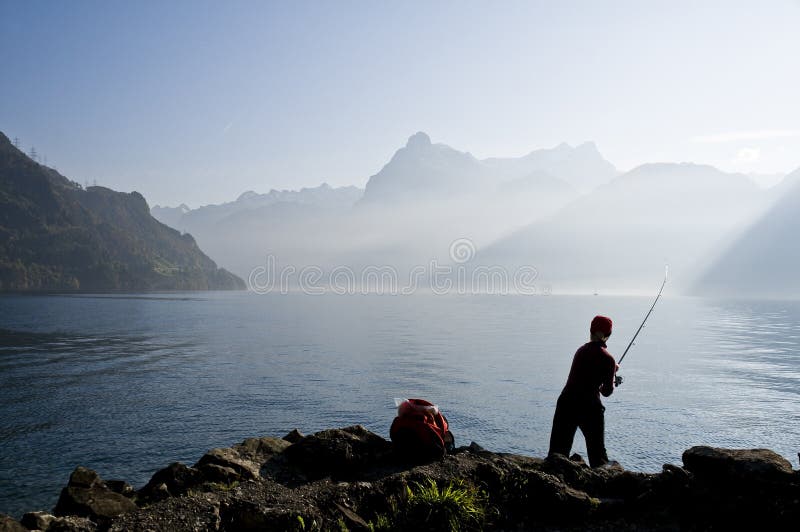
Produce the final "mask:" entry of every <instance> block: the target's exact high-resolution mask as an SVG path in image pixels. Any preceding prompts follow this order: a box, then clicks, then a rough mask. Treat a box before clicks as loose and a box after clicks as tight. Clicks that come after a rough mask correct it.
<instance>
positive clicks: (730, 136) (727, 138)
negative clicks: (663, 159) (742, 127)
mask: <svg viewBox="0 0 800 532" xmlns="http://www.w3.org/2000/svg"><path fill="white" fill-rule="evenodd" d="M786 137H800V129H763V130H758V131H728V132H726V133H717V134H715V135H700V136H697V137H692V138H691V141H692V142H699V143H708V142H736V141H740V140H764V139H778V138H786Z"/></svg>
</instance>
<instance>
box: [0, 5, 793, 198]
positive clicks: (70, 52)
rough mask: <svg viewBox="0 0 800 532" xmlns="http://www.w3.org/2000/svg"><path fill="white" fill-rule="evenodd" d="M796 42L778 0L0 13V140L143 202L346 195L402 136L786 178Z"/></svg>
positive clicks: (41, 8) (498, 150) (511, 152)
mask: <svg viewBox="0 0 800 532" xmlns="http://www.w3.org/2000/svg"><path fill="white" fill-rule="evenodd" d="M797 28H800V2H798V1H796V0H772V1H761V2H756V1H748V2H736V1H720V2H681V1H670V2H658V1H647V2H637V1H630V2H622V1H609V2H600V1H590V2H535V1H527V2H433V1H430V2H410V1H407V2H392V3H390V2H352V1H341V2H333V1H331V2H321V1H320V2H224V3H221V2H179V1H170V2H163V3H162V2H154V1H141V2H120V1H104V2H88V1H75V2H56V1H48V2H44V1H16V0H0V47H1V48H0V49H2V50H3V53H2V55H1V56H0V72H2V78H1V80H0V130H1V131H3V132H4V133H6V134H7V135H8V136H9V137H12V138H13V137H19V138H20V140H21V141H22V144H23V146H24V147H25V148H26V150H27V149H29V147H30V146H31V145H33V146H35V147H36V149H37V150H38V151H39V152H40V153H42V154H44V155H46V156H47V159H48V163H49V164H50V165H52V166H55V167H57V168H58V169H59V170H60V171H61V172H62V173H64V174H65V175H67V176H68V177H71V178H73V179H75V180H77V181H79V182H86V181H89V182H91V181H94V180H96V181H97V182H98V183H99V184H102V185H106V186H110V187H112V188H115V189H118V190H139V191H140V192H142V193H143V194H144V195H145V196H146V197H147V198H148V200H149V202H150V203H151V205H152V204H156V203H160V204H177V203H180V202H186V203H188V204H189V205H190V206H193V207H195V206H198V205H200V204H204V203H211V202H221V201H226V200H231V199H234V198H235V197H236V196H238V195H239V194H240V193H241V192H243V191H245V190H248V189H252V190H256V191H259V192H265V191H267V190H269V189H270V188H273V187H274V188H297V187H300V186H314V185H317V184H319V183H321V182H323V181H327V182H329V183H331V184H336V185H341V184H357V185H363V184H364V183H365V182H366V180H367V178H368V177H369V176H370V175H371V174H374V173H376V172H377V171H378V170H380V168H381V166H382V165H383V164H384V163H385V162H386V161H388V159H389V157H391V155H392V154H393V152H394V151H395V150H396V149H397V148H398V147H400V146H401V145H403V144H404V143H405V140H406V139H407V137H408V136H409V135H411V134H412V133H414V132H416V131H418V130H423V131H426V132H427V133H429V134H430V135H431V137H432V138H433V140H434V142H444V143H446V144H449V145H451V146H453V147H455V148H457V149H461V150H465V151H470V152H472V153H473V154H474V155H476V156H478V157H487V156H518V155H523V154H525V153H527V152H529V151H530V150H532V149H535V148H542V147H552V146H554V145H556V144H558V143H560V142H562V141H566V142H569V143H571V144H577V143H580V142H583V141H585V140H593V141H595V142H596V143H597V145H598V147H599V149H600V151H601V152H602V153H603V154H604V155H605V156H606V158H608V159H609V160H610V161H611V162H613V163H614V164H615V165H617V166H618V167H619V168H620V169H622V170H627V169H630V168H632V167H634V166H636V165H638V164H641V163H644V162H654V161H694V162H698V163H707V164H713V165H716V166H719V167H720V168H723V169H725V170H731V171H743V172H788V171H791V170H794V169H795V168H797V167H798V166H800V105H798V97H797V90H798V87H800V68H798V67H799V66H800V65H798V61H799V60H798V58H800V32H798V31H797Z"/></svg>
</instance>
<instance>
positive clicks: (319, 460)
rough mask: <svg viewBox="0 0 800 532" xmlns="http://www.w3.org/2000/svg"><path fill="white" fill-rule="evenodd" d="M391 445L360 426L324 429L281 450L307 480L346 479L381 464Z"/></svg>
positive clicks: (389, 454) (390, 450)
mask: <svg viewBox="0 0 800 532" xmlns="http://www.w3.org/2000/svg"><path fill="white" fill-rule="evenodd" d="M391 454H392V444H391V443H390V442H388V441H386V440H385V439H383V438H381V437H380V436H378V435H377V434H375V433H374V432H370V431H368V430H367V429H365V428H364V427H362V426H361V425H354V426H352V427H345V428H343V429H332V430H323V431H322V432H317V433H316V434H312V435H311V436H306V437H305V438H303V439H302V440H300V441H298V442H297V443H294V444H292V445H291V446H290V447H288V448H287V449H286V451H284V455H285V456H286V457H287V459H288V460H289V463H290V464H291V465H293V466H295V467H297V468H298V469H300V470H301V471H302V472H303V473H304V474H305V475H306V476H307V477H309V478H323V477H326V476H329V475H332V476H343V477H349V476H352V475H354V474H357V473H358V472H360V471H363V470H365V469H368V468H371V467H374V466H376V465H380V464H381V463H384V462H385V461H387V460H388V459H390V456H391Z"/></svg>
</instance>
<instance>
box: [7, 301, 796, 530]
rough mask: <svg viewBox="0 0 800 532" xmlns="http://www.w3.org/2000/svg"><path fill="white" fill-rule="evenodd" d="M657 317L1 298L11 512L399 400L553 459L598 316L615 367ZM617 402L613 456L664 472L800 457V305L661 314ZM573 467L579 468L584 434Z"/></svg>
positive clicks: (387, 408)
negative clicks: (700, 462)
mask: <svg viewBox="0 0 800 532" xmlns="http://www.w3.org/2000/svg"><path fill="white" fill-rule="evenodd" d="M649 304H650V300H649V299H647V298H635V297H603V296H597V297H591V296H589V297H577V296H547V297H545V296H529V297H525V296H455V295H453V296H433V295H414V296H396V297H393V296H335V295H327V296H306V295H299V294H298V295H279V294H274V295H267V296H260V295H255V294H251V293H208V294H206V293H202V294H198V293H185V294H175V293H171V294H142V295H99V296H79V297H75V296H37V297H25V296H2V297H0V512H3V513H9V514H12V515H16V516H17V517H19V515H20V514H21V513H22V512H24V511H29V510H36V509H50V508H51V507H52V506H53V505H54V504H55V502H56V499H57V497H58V492H59V490H60V488H61V487H62V486H63V485H65V484H66V481H67V479H68V476H69V473H70V472H71V471H72V469H73V468H74V467H75V466H76V465H84V466H87V467H90V468H92V469H95V470H97V471H98V472H99V473H100V475H101V476H103V477H104V478H107V479H110V478H121V479H124V480H127V481H128V482H131V483H132V484H134V485H135V486H137V487H138V486H141V485H142V484H144V483H145V482H146V481H147V480H148V479H149V477H150V476H151V475H152V473H153V472H154V471H155V470H157V469H159V468H161V467H164V466H165V465H167V464H169V463H170V462H173V461H176V460H180V461H183V462H187V463H190V464H191V463H194V462H195V461H196V460H197V459H198V458H199V457H200V456H201V455H202V454H203V452H205V451H206V450H207V449H210V448H212V447H219V446H229V445H231V444H233V443H236V442H238V441H241V440H242V439H244V438H246V437H250V436H257V435H273V436H281V435H283V434H285V433H286V432H288V431H289V430H291V429H293V428H295V427H296V428H299V429H300V430H301V431H303V432H305V433H311V432H314V431H317V430H321V429H324V428H331V427H340V426H345V425H351V424H355V423H360V424H363V425H365V426H366V427H367V428H369V429H370V430H373V431H375V432H377V433H378V434H381V435H383V436H385V437H388V429H389V425H390V423H391V421H392V417H393V416H394V403H393V398H394V397H409V396H416V397H424V398H427V399H430V400H432V401H434V402H436V403H438V404H439V405H440V407H441V408H442V409H443V411H444V412H445V413H446V414H447V416H448V418H449V420H450V422H451V425H452V429H453V432H454V433H455V436H456V442H457V444H469V442H470V441H476V442H477V443H479V444H481V445H483V446H484V447H486V448H488V449H491V450H495V451H510V452H516V453H524V454H529V455H533V456H543V455H544V454H545V453H546V451H547V442H548V438H549V431H550V423H551V419H552V415H553V409H554V406H555V400H556V398H557V396H558V393H559V391H560V389H561V387H562V386H563V384H564V381H565V379H566V375H567V372H568V370H569V365H570V362H571V358H572V355H573V353H574V352H575V349H576V348H577V347H578V346H579V345H580V344H582V343H583V342H584V341H585V337H586V336H587V331H586V329H587V328H588V324H589V321H590V320H591V318H592V316H594V315H595V314H597V313H604V314H607V315H610V316H612V317H613V318H614V320H615V334H614V336H612V338H611V340H610V341H609V350H610V351H611V352H612V353H615V354H617V355H619V354H621V352H622V351H623V350H624V348H625V346H626V345H627V342H628V341H629V339H630V335H631V334H632V333H633V332H634V331H635V329H636V327H637V326H638V324H639V321H640V320H641V319H642V317H643V315H644V313H645V312H646V310H647V308H648V306H649ZM621 374H622V375H624V377H625V383H624V384H623V386H622V387H621V388H620V389H619V390H617V392H616V393H615V394H614V395H613V396H612V397H611V398H609V399H606V400H605V404H606V407H607V411H606V439H607V447H608V450H609V455H610V456H611V457H612V458H614V459H617V460H619V461H620V462H622V463H623V465H625V466H626V467H627V468H628V469H633V470H640V471H658V470H660V468H661V465H662V464H663V463H667V462H670V463H678V464H679V463H680V456H681V453H682V452H683V451H684V450H685V449H686V448H688V447H690V446H692V445H697V444H708V445H716V446H725V447H767V448H771V449H774V450H776V451H778V452H780V453H781V454H783V455H784V456H786V457H787V458H789V459H790V460H791V461H792V462H793V463H794V464H795V465H796V462H797V454H796V453H797V452H798V451H800V406H798V405H800V401H798V399H800V398H798V394H799V393H800V303H796V302H760V303H759V302H721V301H705V300H698V299H681V298H665V299H663V300H662V302H660V303H659V306H658V307H657V308H656V311H655V313H654V314H653V316H652V317H651V319H650V321H649V322H648V326H647V327H646V328H645V330H644V331H643V333H642V335H641V336H640V339H639V340H638V341H637V345H636V346H635V347H634V348H633V350H632V351H631V353H630V354H629V355H628V357H627V358H626V360H625V363H624V364H623V369H622V371H621ZM575 450H576V451H577V452H579V453H581V454H584V455H585V448H584V445H583V441H582V438H581V436H580V433H579V434H578V436H577V437H576V446H575Z"/></svg>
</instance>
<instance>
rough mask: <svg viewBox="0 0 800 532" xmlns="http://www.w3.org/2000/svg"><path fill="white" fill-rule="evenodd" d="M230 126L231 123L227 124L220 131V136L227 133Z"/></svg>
mask: <svg viewBox="0 0 800 532" xmlns="http://www.w3.org/2000/svg"><path fill="white" fill-rule="evenodd" d="M232 126H233V122H228V125H227V126H225V127H224V128H223V129H222V134H223V135H225V134H226V133H228V131H229V130H230V129H231V127H232Z"/></svg>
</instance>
